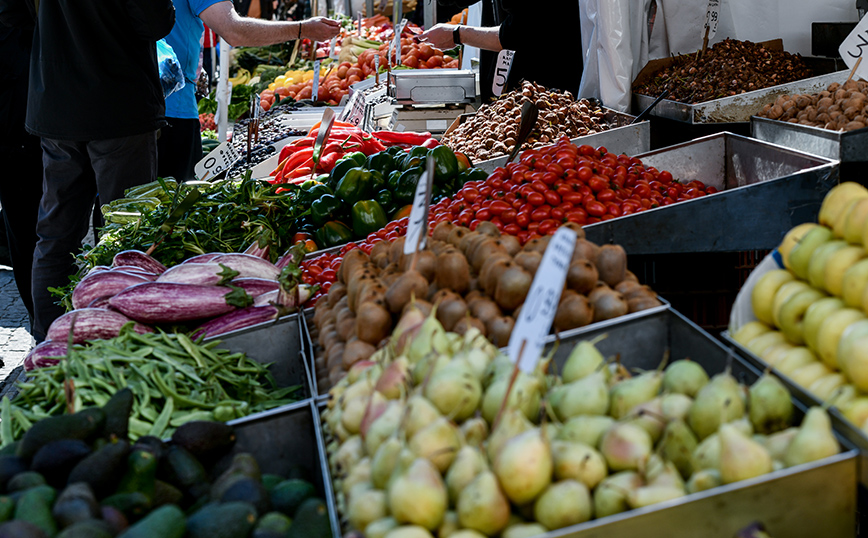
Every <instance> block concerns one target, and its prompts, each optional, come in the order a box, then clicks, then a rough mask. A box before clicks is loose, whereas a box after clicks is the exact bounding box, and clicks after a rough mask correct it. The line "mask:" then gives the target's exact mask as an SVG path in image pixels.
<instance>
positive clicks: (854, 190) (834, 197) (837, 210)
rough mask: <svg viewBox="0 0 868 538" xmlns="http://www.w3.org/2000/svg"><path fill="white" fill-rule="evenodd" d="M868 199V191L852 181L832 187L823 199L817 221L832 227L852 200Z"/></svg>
mask: <svg viewBox="0 0 868 538" xmlns="http://www.w3.org/2000/svg"><path fill="white" fill-rule="evenodd" d="M861 198H868V189H865V187H863V186H862V185H860V184H858V183H854V182H852V181H846V182H844V183H839V184H837V185H835V186H834V187H832V188H831V189H830V190H829V192H827V193H826V196H825V197H824V198H823V203H822V204H821V205H820V214H819V215H818V217H817V220H818V221H819V223H820V224H822V225H824V226H832V225H834V224H835V221H836V220H838V218H839V217H840V216H841V214H842V213H843V212H844V211H843V210H844V209H846V208H847V207H848V206H849V205H850V203H851V202H852V201H853V200H859V199H861Z"/></svg>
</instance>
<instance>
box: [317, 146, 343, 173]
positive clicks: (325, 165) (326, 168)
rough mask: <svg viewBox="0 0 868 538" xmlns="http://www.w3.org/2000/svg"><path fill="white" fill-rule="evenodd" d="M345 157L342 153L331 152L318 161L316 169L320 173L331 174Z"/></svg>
mask: <svg viewBox="0 0 868 538" xmlns="http://www.w3.org/2000/svg"><path fill="white" fill-rule="evenodd" d="M344 155H345V153H344V152H343V151H333V152H331V153H329V154H328V155H326V156H324V157H322V158H321V159H320V160H319V164H317V165H316V169H317V170H318V171H320V172H331V171H332V168H334V167H335V164H337V162H338V161H339V160H340V159H341V158H342V157H343V156H344Z"/></svg>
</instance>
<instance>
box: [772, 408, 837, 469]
mask: <svg viewBox="0 0 868 538" xmlns="http://www.w3.org/2000/svg"><path fill="white" fill-rule="evenodd" d="M840 451H841V445H839V444H838V440H837V439H835V434H834V433H833V432H832V421H831V419H829V414H828V413H827V412H826V410H825V409H823V408H822V407H812V408H810V409H808V412H807V413H805V418H804V419H803V420H802V425H801V426H799V432H798V433H796V435H795V436H794V437H793V440H792V441H790V444H789V446H788V447H787V451H786V453H785V454H784V464H785V465H786V466H787V467H793V466H794V465H800V464H802V463H809V462H812V461H817V460H820V459H823V458H828V457H831V456H834V455H835V454H837V453H839V452H840Z"/></svg>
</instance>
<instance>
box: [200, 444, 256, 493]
mask: <svg viewBox="0 0 868 538" xmlns="http://www.w3.org/2000/svg"><path fill="white" fill-rule="evenodd" d="M242 477H247V478H252V479H254V480H256V481H259V480H260V479H261V477H262V475H261V473H260V472H259V463H258V462H257V461H256V458H254V457H253V456H252V455H250V454H248V453H246V452H241V453H239V454H235V456H234V457H233V458H232V463H231V464H230V465H229V468H228V469H226V470H225V471H223V473H222V474H221V475H220V476H219V477H218V478H217V480H215V481H214V484H213V485H212V486H211V498H212V499H219V498H221V497H223V493H224V492H225V491H226V489H227V488H229V487H230V486H231V485H232V484H234V483H235V482H236V481H237V480H239V479H240V478H242Z"/></svg>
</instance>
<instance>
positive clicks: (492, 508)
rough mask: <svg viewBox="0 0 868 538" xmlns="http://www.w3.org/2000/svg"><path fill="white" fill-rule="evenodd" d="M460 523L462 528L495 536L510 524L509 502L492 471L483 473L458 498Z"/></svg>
mask: <svg viewBox="0 0 868 538" xmlns="http://www.w3.org/2000/svg"><path fill="white" fill-rule="evenodd" d="M456 510H457V512H458V522H459V523H460V524H461V526H462V527H465V528H468V529H473V530H476V531H479V532H481V533H482V534H483V535H485V536H491V535H495V534H497V533H498V532H500V531H501V530H503V529H504V528H505V527H506V525H507V523H508V522H509V514H510V507H509V501H508V500H507V498H506V495H504V493H503V490H501V488H500V485H499V484H498V483H497V478H496V477H495V476H494V473H492V472H491V471H483V472H481V473H479V474H478V475H477V476H476V478H474V479H473V481H472V482H470V484H468V485H467V487H466V488H464V490H462V491H461V493H460V494H459V496H458V502H457V504H456Z"/></svg>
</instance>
